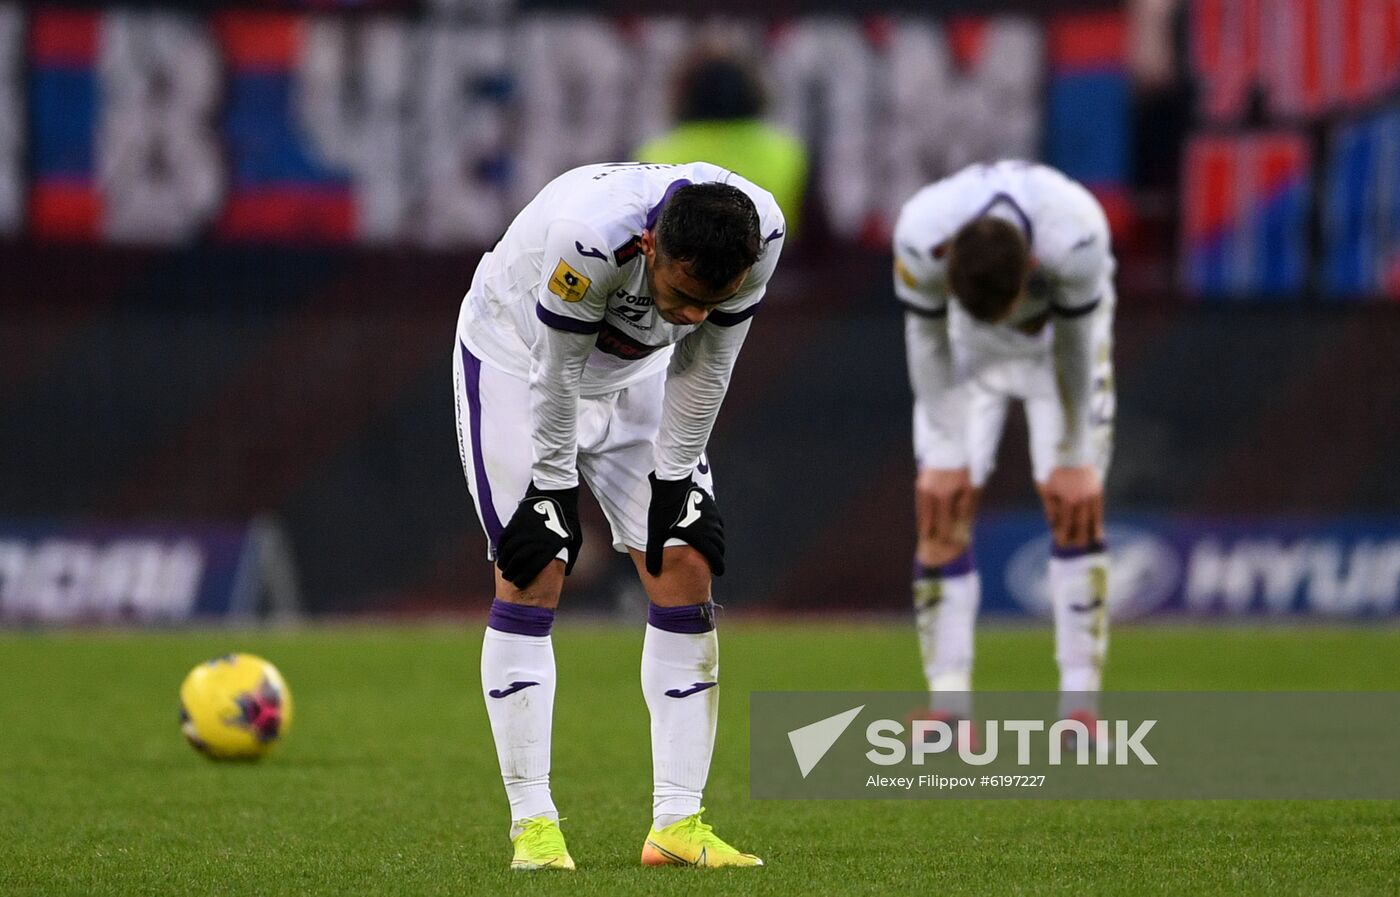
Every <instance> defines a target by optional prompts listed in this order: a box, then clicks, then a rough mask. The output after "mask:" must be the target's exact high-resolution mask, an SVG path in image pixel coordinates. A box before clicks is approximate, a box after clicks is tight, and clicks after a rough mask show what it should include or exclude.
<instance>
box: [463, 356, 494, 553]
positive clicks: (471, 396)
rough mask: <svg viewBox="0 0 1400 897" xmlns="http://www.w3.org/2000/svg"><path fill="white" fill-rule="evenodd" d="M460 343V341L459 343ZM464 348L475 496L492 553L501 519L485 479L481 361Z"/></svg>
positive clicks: (489, 486)
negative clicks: (474, 473)
mask: <svg viewBox="0 0 1400 897" xmlns="http://www.w3.org/2000/svg"><path fill="white" fill-rule="evenodd" d="M459 342H460V340H459ZM461 346H462V372H463V374H464V375H465V376H466V380H467V420H468V426H469V429H470V431H471V440H472V468H473V469H474V470H475V471H476V497H477V501H478V502H479V503H480V505H481V522H482V524H483V525H484V526H485V527H486V538H487V540H488V541H489V542H490V543H491V551H492V552H493V553H494V552H495V550H496V543H497V542H499V541H500V538H501V529H502V526H501V518H500V517H498V516H496V504H495V502H494V501H492V500H491V481H490V480H489V479H487V478H486V461H485V459H484V458H483V457H482V452H483V446H482V444H481V359H479V358H477V357H476V356H475V355H473V354H472V353H471V350H469V349H468V348H467V344H466V343H461Z"/></svg>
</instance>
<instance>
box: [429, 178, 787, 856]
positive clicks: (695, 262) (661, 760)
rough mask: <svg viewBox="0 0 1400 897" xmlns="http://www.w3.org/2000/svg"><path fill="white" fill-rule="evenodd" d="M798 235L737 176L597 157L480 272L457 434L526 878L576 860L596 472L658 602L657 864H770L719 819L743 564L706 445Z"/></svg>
mask: <svg viewBox="0 0 1400 897" xmlns="http://www.w3.org/2000/svg"><path fill="white" fill-rule="evenodd" d="M783 231H784V225H783V216H782V213H781V212H780V211H779V210H778V206H777V204H776V203H775V202H774V201H773V197H772V196H771V195H769V194H768V193H767V192H766V191H764V190H762V189H760V188H758V187H756V186H754V185H753V184H752V183H750V182H748V181H746V180H744V179H743V178H741V177H739V176H738V175H736V174H734V173H732V172H730V171H726V170H725V169H723V168H719V167H718V166H715V165H710V164H708V163H704V162H695V163H691V164H688V165H660V164H655V165H648V164H634V163H618V164H610V165H591V166H587V167H584V168H577V169H574V170H573V171H569V172H566V173H565V174H563V175H560V176H559V177H558V178H556V179H555V180H553V181H552V182H550V183H549V184H548V185H546V186H545V188H544V189H543V190H541V191H540V193H539V195H538V196H536V197H535V199H534V200H532V201H531V202H530V204H529V205H527V206H526V207H525V208H524V209H523V210H522V211H521V212H520V214H519V215H517V216H516V218H515V221H514V222H512V223H511V226H510V228H509V229H508V230H507V231H506V233H505V235H504V236H503V237H502V238H501V241H500V242H499V243H498V244H497V245H496V247H495V248H494V249H493V250H492V251H491V252H489V253H487V254H486V256H485V257H484V258H483V259H482V260H481V263H480V265H478V266H477V269H476V276H475V277H474V278H473V279H472V285H471V288H470V289H469V290H468V292H467V295H466V299H465V300H463V302H462V311H461V315H460V317H459V320H458V325H457V346H456V351H455V353H454V355H453V359H454V367H455V371H454V385H455V392H456V400H457V441H458V445H459V448H460V450H461V455H462V466H463V468H464V469H465V471H466V476H467V484H468V486H469V487H470V489H471V493H472V498H473V500H474V502H475V504H476V510H477V516H478V517H479V518H480V520H481V525H482V527H483V528H484V529H485V530H486V535H487V539H488V542H489V543H490V548H489V556H490V557H491V558H492V559H493V560H495V562H496V571H495V572H496V600H495V601H494V602H493V603H492V605H491V614H490V619H489V620H488V622H487V629H486V638H485V642H484V644H483V645H482V651H481V679H482V683H481V686H482V692H483V695H484V697H485V699H486V710H487V714H488V716H489V717H490V719H491V734H492V735H493V736H494V738H495V741H496V753H497V757H498V759H499V760H500V766H501V777H502V778H503V779H504V780H505V787H506V796H507V798H508V799H509V801H510V811H511V820H512V824H511V839H512V841H513V842H514V847H515V855H514V858H513V860H512V861H511V868H512V869H523V870H533V869H572V868H574V863H573V860H572V859H571V858H570V856H569V852H568V849H567V848H566V847H565V844H564V836H563V834H562V833H561V832H560V830H559V821H558V820H559V813H558V811H557V810H556V809H555V806H554V801H553V799H552V797H551V796H550V790H549V767H550V729H551V717H552V714H553V706H554V691H555V672H554V649H553V646H552V644H551V641H550V627H551V625H552V624H553V621H554V611H555V608H556V607H557V606H558V604H559V596H560V593H561V591H562V589H563V585H564V577H565V576H566V575H567V574H568V572H569V571H570V570H571V569H572V568H573V565H574V562H575V561H576V560H577V559H578V551H579V546H580V544H581V531H580V529H579V522H578V491H579V480H580V479H582V480H584V481H586V482H587V483H588V485H589V488H590V489H591V490H592V491H593V494H594V495H595V496H596V497H597V499H598V502H599V504H601V505H602V508H603V512H604V514H606V516H607V518H608V522H609V523H610V524H611V527H612V543H613V548H615V549H616V550H618V551H627V552H630V553H631V555H632V559H633V561H634V563H635V564H636V566H637V572H638V575H639V576H640V577H641V581H642V584H643V586H644V587H645V588H646V591H647V594H648V596H649V597H650V599H651V609H650V613H649V617H648V622H647V627H646V636H645V639H644V640H643V643H642V693H643V696H644V697H645V699H646V703H647V707H648V709H649V710H650V712H651V742H652V769H653V774H654V792H653V793H654V801H653V807H652V811H653V820H652V821H653V825H652V829H651V831H650V833H649V834H648V835H647V838H646V841H645V842H644V845H643V848H642V862H643V863H644V864H647V865H672V864H676V865H694V866H760V865H762V861H761V860H760V859H759V858H758V857H756V856H753V855H751V854H747V853H741V852H740V851H738V850H735V849H734V848H733V847H731V846H729V845H728V844H726V843H725V842H724V841H722V840H720V838H719V837H717V836H716V835H715V834H714V833H713V832H712V831H711V830H710V827H709V826H708V825H706V824H705V823H703V822H701V820H700V813H701V807H700V794H701V791H702V790H703V788H704V786H705V779H706V777H707V776H708V774H709V767H710V757H711V754H712V753H713V750H714V739H715V722H716V716H717V713H718V707H719V689H718V685H719V645H718V641H717V638H716V634H715V619H714V605H713V604H712V602H711V599H710V577H711V575H712V574H714V575H719V574H722V573H723V572H724V528H723V525H722V523H721V521H720V516H719V510H718V507H717V506H716V504H715V500H714V497H713V480H712V474H711V471H710V466H709V463H708V460H707V459H706V457H705V445H706V442H707V441H708V440H709V437H710V430H711V428H712V427H713V426H714V422H715V415H716V414H717V413H718V412H719V406H720V402H721V401H722V400H723V399H724V394H725V391H726V390H727V389H728V387H729V376H730V372H731V371H732V370H733V367H734V361H735V359H736V358H737V356H738V354H739V348H740V346H742V345H743V342H744V336H745V335H746V334H747V333H748V329H749V324H750V319H751V318H752V317H753V314H754V312H755V311H757V310H758V304H759V300H761V299H762V298H763V293H764V290H765V289H766V286H767V283H768V279H769V277H770V276H771V275H772V273H773V268H774V267H775V266H776V265H777V262H778V254H779V251H780V249H781V247H782V237H783ZM599 725H606V721H605V720H602V719H600V720H599Z"/></svg>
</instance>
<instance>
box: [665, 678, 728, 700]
mask: <svg viewBox="0 0 1400 897" xmlns="http://www.w3.org/2000/svg"><path fill="white" fill-rule="evenodd" d="M716 685H719V683H718V682H697V683H695V684H694V685H692V686H691V687H690V688H687V689H685V690H681V689H679V688H668V689H666V697H668V698H688V697H690V696H691V695H693V694H698V693H700V692H702V691H704V690H705V689H707V688H714V687H715V686H716Z"/></svg>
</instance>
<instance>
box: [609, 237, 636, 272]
mask: <svg viewBox="0 0 1400 897" xmlns="http://www.w3.org/2000/svg"><path fill="white" fill-rule="evenodd" d="M641 254H642V238H641V237H640V236H638V235H637V234H633V235H632V236H631V237H628V238H627V242H626V243H623V244H622V245H621V246H619V247H617V248H616V249H614V250H613V259H614V261H616V262H617V266H618V267H619V268H621V267H622V266H623V265H625V264H627V263H628V262H630V261H632V260H633V259H635V258H636V257H637V256H639V255H641Z"/></svg>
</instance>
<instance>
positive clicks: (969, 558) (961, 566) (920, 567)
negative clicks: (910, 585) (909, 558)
mask: <svg viewBox="0 0 1400 897" xmlns="http://www.w3.org/2000/svg"><path fill="white" fill-rule="evenodd" d="M976 568H977V560H976V558H974V557H973V555H972V549H971V548H968V549H965V550H964V551H963V553H962V554H960V555H958V556H957V557H955V558H953V559H952V560H951V561H949V562H948V563H946V564H939V565H938V566H936V567H930V566H928V565H927V564H923V563H920V562H919V559H918V558H915V559H914V578H915V579H947V578H948V577H950V576H962V575H964V574H967V573H971V572H972V571H973V570H975V569H976Z"/></svg>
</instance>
